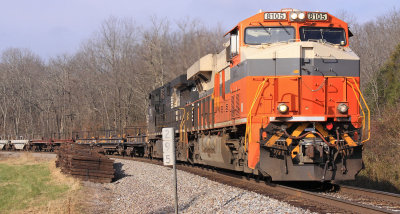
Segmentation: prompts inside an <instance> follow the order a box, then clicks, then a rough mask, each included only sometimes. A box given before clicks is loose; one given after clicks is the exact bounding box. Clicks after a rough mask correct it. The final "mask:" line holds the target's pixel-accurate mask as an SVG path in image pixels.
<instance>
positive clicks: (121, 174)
mask: <svg viewBox="0 0 400 214" xmlns="http://www.w3.org/2000/svg"><path fill="white" fill-rule="evenodd" d="M122 166H123V164H122V163H114V169H115V174H114V178H113V179H112V183H114V182H116V181H118V180H119V179H121V178H125V177H128V176H131V175H128V174H125V170H123V169H122Z"/></svg>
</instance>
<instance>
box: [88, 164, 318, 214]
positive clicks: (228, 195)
mask: <svg viewBox="0 0 400 214" xmlns="http://www.w3.org/2000/svg"><path fill="white" fill-rule="evenodd" d="M115 164H116V167H117V172H118V174H117V180H116V181H114V182H113V183H109V184H93V183H90V182H87V183H84V186H85V187H86V188H88V190H89V191H88V194H87V197H88V198H87V199H86V200H87V201H90V202H88V206H87V209H86V212H88V213H173V212H174V206H173V205H174V196H173V172H172V170H171V169H170V168H167V167H163V166H159V165H153V164H148V163H143V162H137V161H132V160H123V159H116V160H115ZM178 197H179V213H310V211H308V210H304V209H301V208H298V207H294V206H292V205H290V204H287V203H285V202H281V201H278V200H276V199H272V198H269V197H266V196H263V195H260V194H257V193H254V192H249V191H246V190H242V189H239V188H236V187H231V186H227V185H224V184H220V183H217V182H214V181H210V180H208V179H206V178H203V177H200V176H197V175H193V174H190V173H187V172H184V171H180V170H178ZM89 204H90V206H89ZM106 207H107V208H108V209H107V208H106Z"/></svg>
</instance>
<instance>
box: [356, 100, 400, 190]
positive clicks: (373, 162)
mask: <svg viewBox="0 0 400 214" xmlns="http://www.w3.org/2000/svg"><path fill="white" fill-rule="evenodd" d="M398 107H400V106H398ZM399 157H400V111H398V110H397V108H395V107H393V108H390V109H386V110H385V113H384V114H383V117H380V118H378V117H376V118H375V119H374V120H373V123H372V129H371V140H370V141H368V142H366V143H365V145H364V151H363V160H364V164H365V169H364V170H362V171H361V172H360V174H359V175H358V176H357V178H356V181H355V182H350V184H353V185H357V186H362V187H366V188H372V189H377V190H382V191H389V192H395V193H400V164H399Z"/></svg>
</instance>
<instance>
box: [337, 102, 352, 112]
mask: <svg viewBox="0 0 400 214" xmlns="http://www.w3.org/2000/svg"><path fill="white" fill-rule="evenodd" d="M337 110H338V112H339V113H341V114H346V113H347V111H348V110H349V106H348V105H347V104H346V103H340V104H339V105H338V107H337Z"/></svg>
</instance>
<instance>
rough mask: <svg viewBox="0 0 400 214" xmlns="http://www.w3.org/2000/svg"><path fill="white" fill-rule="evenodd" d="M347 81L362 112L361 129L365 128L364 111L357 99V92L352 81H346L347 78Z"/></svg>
mask: <svg viewBox="0 0 400 214" xmlns="http://www.w3.org/2000/svg"><path fill="white" fill-rule="evenodd" d="M347 83H348V84H349V85H350V86H351V88H352V89H353V92H354V96H355V97H356V100H357V103H358V105H359V106H360V108H361V112H362V114H363V116H362V118H363V121H362V123H363V130H365V111H364V108H363V106H362V105H361V102H360V99H359V98H358V96H357V92H356V90H355V89H354V85H353V83H351V82H350V81H348V80H347Z"/></svg>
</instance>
